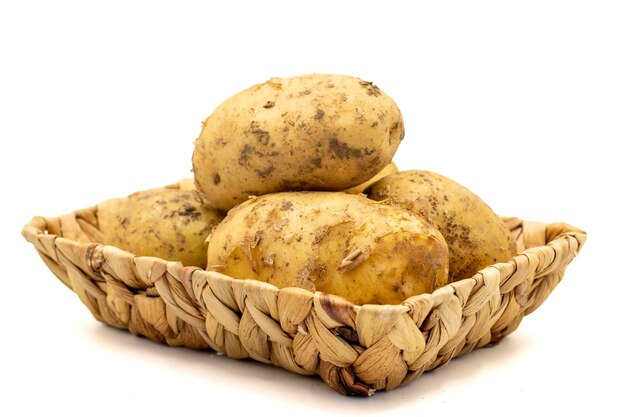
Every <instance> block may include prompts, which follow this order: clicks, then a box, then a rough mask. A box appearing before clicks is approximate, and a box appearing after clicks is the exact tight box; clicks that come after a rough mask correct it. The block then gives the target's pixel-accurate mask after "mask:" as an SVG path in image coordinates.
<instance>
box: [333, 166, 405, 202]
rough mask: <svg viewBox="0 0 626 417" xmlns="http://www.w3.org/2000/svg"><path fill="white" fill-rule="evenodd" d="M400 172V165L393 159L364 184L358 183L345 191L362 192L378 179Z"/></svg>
mask: <svg viewBox="0 0 626 417" xmlns="http://www.w3.org/2000/svg"><path fill="white" fill-rule="evenodd" d="M396 172H398V167H397V166H396V164H395V163H394V162H393V161H392V162H391V163H390V164H389V165H387V166H385V167H384V168H383V170H382V171H380V172H379V173H378V174H376V175H374V176H373V177H372V178H370V179H369V180H367V181H365V182H364V183H362V184H359V185H357V186H356V187H352V188H348V189H347V190H343V192H344V193H349V194H362V193H363V191H365V189H366V188H367V187H369V186H370V185H372V184H374V183H375V182H376V181H378V180H380V179H383V178H385V177H386V176H387V175H390V174H394V173H396Z"/></svg>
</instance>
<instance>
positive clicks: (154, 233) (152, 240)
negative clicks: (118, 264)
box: [98, 188, 224, 268]
mask: <svg viewBox="0 0 626 417" xmlns="http://www.w3.org/2000/svg"><path fill="white" fill-rule="evenodd" d="M223 218H224V214H223V213H221V212H219V211H217V210H214V209H209V208H206V207H203V206H202V205H201V202H200V199H199V198H198V197H197V193H196V192H195V191H191V190H181V189H173V188H156V189H151V190H145V191H139V192H136V193H134V194H131V195H129V196H128V197H126V198H116V199H113V200H109V201H105V202H104V203H101V204H99V205H98V227H99V229H100V231H101V232H102V236H103V243H105V244H108V245H113V246H117V247H118V248H120V249H124V250H126V251H129V252H131V253H133V254H135V255H141V256H155V257H158V258H162V259H165V260H170V261H180V262H182V263H183V265H186V266H198V267H200V268H204V267H205V266H206V245H205V240H206V238H207V236H208V235H209V234H210V233H211V229H212V228H213V227H214V226H215V225H217V224H218V223H219V222H220V221H221V220H222V219H223Z"/></svg>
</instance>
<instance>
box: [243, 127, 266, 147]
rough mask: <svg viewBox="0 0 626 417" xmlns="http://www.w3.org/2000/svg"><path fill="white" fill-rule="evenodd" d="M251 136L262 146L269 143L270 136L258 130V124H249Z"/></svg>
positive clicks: (264, 131)
mask: <svg viewBox="0 0 626 417" xmlns="http://www.w3.org/2000/svg"><path fill="white" fill-rule="evenodd" d="M248 132H250V133H251V134H253V135H254V136H255V137H256V139H257V140H258V141H259V142H261V143H262V144H263V145H267V143H268V142H269V141H270V134H269V132H268V131H266V130H263V129H260V128H259V123H258V122H250V129H249V130H248Z"/></svg>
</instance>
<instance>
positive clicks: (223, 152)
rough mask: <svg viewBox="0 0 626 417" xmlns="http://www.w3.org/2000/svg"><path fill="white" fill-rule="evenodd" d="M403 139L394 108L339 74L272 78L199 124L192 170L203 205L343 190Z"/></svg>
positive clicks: (370, 88) (369, 173)
mask: <svg viewBox="0 0 626 417" xmlns="http://www.w3.org/2000/svg"><path fill="white" fill-rule="evenodd" d="M403 137H404V125H403V121H402V115H401V114H400V110H399V109H398V106H396V103H394V101H393V100H392V99H391V98H390V97H389V96H387V95H386V94H385V93H383V92H382V91H381V90H380V89H379V88H378V87H376V86H375V85H374V84H372V83H369V82H366V81H363V80H360V79H358V78H355V77H350V76H345V75H329V74H313V75H304V76H300V77H292V78H272V79H270V80H269V81H267V82H265V83H263V84H257V85H255V86H253V87H251V88H249V89H247V90H244V91H242V92H240V93H238V94H235V95H234V96H232V97H231V98H229V99H227V100H226V101H225V102H223V103H222V104H221V105H220V106H219V107H218V108H217V109H216V110H215V111H214V112H213V114H211V115H210V116H209V117H208V118H207V119H206V120H205V121H204V122H203V128H202V132H201V133H200V136H199V137H198V139H197V140H196V143H195V149H194V153H193V158H192V162H193V169H194V173H195V174H194V176H195V181H196V186H197V188H198V190H199V191H200V192H201V193H202V194H203V195H204V196H205V197H204V199H205V203H206V204H207V205H209V206H211V207H216V208H219V209H223V210H228V209H230V208H232V207H234V206H235V205H237V204H239V203H242V202H244V201H245V200H246V199H247V198H248V196H251V195H257V196H258V195H263V194H268V193H272V192H279V191H288V190H333V191H334V190H344V189H347V188H350V187H354V186H356V185H358V184H360V183H362V182H365V181H367V180H368V179H370V178H372V177H373V176H374V175H376V174H377V173H378V172H380V170H381V169H383V168H384V167H385V165H387V164H388V163H389V162H391V158H392V157H393V154H394V153H395V151H396V149H397V147H398V145H399V143H400V140H402V138H403Z"/></svg>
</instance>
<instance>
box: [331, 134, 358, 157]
mask: <svg viewBox="0 0 626 417" xmlns="http://www.w3.org/2000/svg"><path fill="white" fill-rule="evenodd" d="M328 143H329V147H330V151H331V152H332V153H333V154H334V155H335V156H336V157H337V158H339V159H342V160H343V159H350V158H352V157H355V158H362V157H363V151H361V149H359V148H351V147H350V146H349V145H348V144H347V143H345V142H341V141H340V140H339V139H337V138H336V137H335V136H333V137H332V138H330V141H329V142H328Z"/></svg>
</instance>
